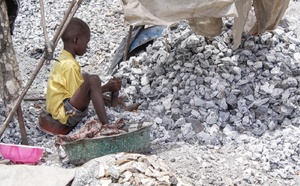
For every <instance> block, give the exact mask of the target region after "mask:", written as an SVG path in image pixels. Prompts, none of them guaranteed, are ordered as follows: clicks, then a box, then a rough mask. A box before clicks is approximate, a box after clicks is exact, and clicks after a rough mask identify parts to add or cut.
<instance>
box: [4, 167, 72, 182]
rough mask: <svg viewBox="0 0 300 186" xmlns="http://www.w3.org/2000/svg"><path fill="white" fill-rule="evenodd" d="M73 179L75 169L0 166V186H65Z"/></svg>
mask: <svg viewBox="0 0 300 186" xmlns="http://www.w3.org/2000/svg"><path fill="white" fill-rule="evenodd" d="M74 177H75V169H63V168H58V167H48V166H33V165H0V186H8V185H9V186H19V185H24V186H25V185H30V186H53V185H56V186H65V185H68V184H69V183H70V182H71V181H72V180H73V179H74Z"/></svg>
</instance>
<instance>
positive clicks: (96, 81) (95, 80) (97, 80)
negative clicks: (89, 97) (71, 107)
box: [88, 75, 101, 86]
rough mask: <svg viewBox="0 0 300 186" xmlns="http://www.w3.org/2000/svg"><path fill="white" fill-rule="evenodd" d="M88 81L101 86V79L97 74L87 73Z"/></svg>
mask: <svg viewBox="0 0 300 186" xmlns="http://www.w3.org/2000/svg"><path fill="white" fill-rule="evenodd" d="M88 81H89V84H91V85H92V86H101V79H100V78H99V76H97V75H89V76H88Z"/></svg>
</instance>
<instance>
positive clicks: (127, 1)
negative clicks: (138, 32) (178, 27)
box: [122, 0, 289, 49]
mask: <svg viewBox="0 0 300 186" xmlns="http://www.w3.org/2000/svg"><path fill="white" fill-rule="evenodd" d="M122 3H123V9H124V18H125V21H126V22H127V23H128V24H130V25H134V26H138V25H166V26H170V25H172V24H174V23H176V22H178V21H182V20H185V19H186V20H188V21H189V23H190V25H191V28H192V29H193V31H194V32H195V33H196V34H201V35H204V36H205V37H213V36H216V35H219V34H220V33H221V28H222V17H234V22H235V23H234V27H233V37H234V47H233V48H234V49H235V48H237V47H238V46H239V45H240V41H241V35H242V32H243V31H244V27H245V25H246V24H248V23H247V22H248V15H249V12H251V7H252V4H253V6H254V8H255V11H254V12H255V16H256V20H257V22H256V23H253V25H254V26H253V28H252V29H251V31H250V32H249V33H251V34H257V33H258V34H261V33H263V32H265V31H267V30H272V29H274V28H276V26H277V25H278V23H279V21H280V20H281V17H282V16H283V14H284V12H285V10H286V9H287V7H288V4H289V0H253V2H252V1H251V0H185V1H182V0H122ZM248 25H249V24H248Z"/></svg>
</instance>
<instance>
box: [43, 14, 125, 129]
mask: <svg viewBox="0 0 300 186" xmlns="http://www.w3.org/2000/svg"><path fill="white" fill-rule="evenodd" d="M89 40H90V29H89V26H88V25H87V24H86V23H85V22H84V21H82V20H81V19H78V18H72V19H71V21H70V23H69V24H68V26H67V28H66V30H65V31H64V33H63V35H62V41H63V44H64V49H63V51H62V52H61V54H60V55H59V57H58V60H59V62H55V64H54V65H53V68H52V70H51V72H50V76H49V79H48V86H47V96H46V109H47V111H48V112H49V113H50V114H51V116H52V118H53V119H55V120H58V121H59V122H60V123H62V124H65V125H67V126H70V127H74V126H76V125H77V124H78V123H79V122H80V120H81V119H82V118H84V117H85V116H87V114H88V112H87V109H88V106H89V103H90V101H92V103H93V106H94V108H95V111H96V114H97V116H98V118H99V120H100V122H101V123H102V124H108V123H109V121H108V119H107V115H106V111H105V100H104V95H102V94H103V93H105V92H117V91H119V90H120V89H121V80H120V79H117V78H114V79H111V80H109V81H108V83H106V84H105V85H103V86H102V85H101V80H100V78H99V77H98V76H97V75H90V74H81V69H80V65H79V63H78V62H77V61H76V56H82V55H83V54H85V53H86V50H87V47H88V42H89ZM106 98H107V97H106ZM106 100H107V99H106Z"/></svg>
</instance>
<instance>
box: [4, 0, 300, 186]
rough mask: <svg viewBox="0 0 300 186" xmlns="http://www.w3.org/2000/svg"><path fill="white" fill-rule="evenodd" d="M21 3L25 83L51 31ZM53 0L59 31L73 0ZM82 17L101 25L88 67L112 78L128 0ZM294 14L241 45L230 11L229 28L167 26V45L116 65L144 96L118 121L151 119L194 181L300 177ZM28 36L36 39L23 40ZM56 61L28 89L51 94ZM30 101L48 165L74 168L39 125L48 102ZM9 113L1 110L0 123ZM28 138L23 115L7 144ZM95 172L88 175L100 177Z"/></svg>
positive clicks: (155, 139)
mask: <svg viewBox="0 0 300 186" xmlns="http://www.w3.org/2000/svg"><path fill="white" fill-rule="evenodd" d="M66 2H67V1H66ZM90 3H91V2H90ZM290 3H291V5H290V10H291V11H294V12H293V13H294V14H291V15H293V16H295V17H296V16H298V17H300V15H299V13H297V11H295V10H297V7H300V6H299V2H294V1H291V2H290ZM21 4H22V6H21V11H20V18H19V19H18V20H17V22H16V23H17V25H16V30H15V32H16V33H15V38H14V41H15V43H16V50H17V55H18V60H20V65H21V70H22V72H23V74H22V75H23V77H24V82H26V81H27V79H28V77H29V76H30V75H31V73H32V71H33V69H34V66H35V65H34V64H32V61H33V60H35V59H34V57H36V56H35V55H36V53H35V52H32V51H35V49H36V48H42V46H36V43H43V34H42V32H41V31H40V25H39V21H37V20H38V19H39V16H38V14H39V12H38V10H37V9H38V6H37V5H36V4H34V3H32V2H21ZM50 4H51V6H49V9H48V12H50V10H51V11H52V12H51V16H50V17H49V22H50V23H51V24H50V23H48V25H50V26H49V29H50V30H51V31H53V30H54V29H55V28H56V25H55V24H54V23H55V22H56V19H57V18H60V17H61V13H62V11H64V10H65V9H66V7H63V6H61V7H60V6H59V5H57V3H54V1H53V2H52V3H50ZM55 6H57V8H55ZM64 6H66V5H64ZM293 8H294V9H293ZM54 10H55V11H54ZM86 10H89V11H86ZM46 12H47V11H46ZM33 15H35V16H33ZM31 16H33V17H32V18H29V17H31ZM77 16H78V17H80V18H82V19H84V20H86V21H87V22H88V23H89V25H90V27H91V30H92V39H91V42H90V46H91V48H90V50H89V52H88V53H87V54H86V55H85V56H83V57H81V58H79V60H80V62H81V63H82V66H83V67H82V68H83V71H88V72H90V73H97V74H99V75H100V76H101V78H102V79H103V80H104V81H105V80H107V78H109V76H108V77H105V76H104V75H105V73H106V72H107V69H108V67H109V66H110V63H109V61H110V60H111V59H112V57H113V54H114V51H115V50H116V49H117V47H118V43H120V42H121V39H122V37H124V36H125V35H126V32H125V30H126V25H124V23H123V17H122V16H123V15H122V10H121V6H120V2H119V1H111V2H106V1H103V2H93V6H91V5H90V4H89V3H84V4H83V6H82V7H81V8H80V9H79V10H78V14H77ZM93 16H94V17H98V18H99V19H98V20H97V19H92V17H93ZM24 17H28V18H26V19H24ZM295 17H291V16H288V17H284V20H282V21H281V23H280V24H279V26H278V28H277V29H276V30H274V31H272V32H267V33H264V34H263V35H262V36H249V35H243V38H242V44H241V47H240V48H239V49H237V50H234V51H233V50H232V49H231V48H232V44H233V42H232V30H231V28H232V21H231V19H224V26H223V29H222V34H221V35H220V36H217V37H214V38H212V39H210V40H208V39H206V38H204V37H203V36H198V35H195V34H193V32H191V29H190V27H189V25H188V24H187V23H186V22H185V21H183V22H181V23H179V24H178V25H176V26H174V27H172V28H171V30H169V31H168V32H169V33H168V37H167V41H168V42H167V43H168V44H166V42H165V38H164V37H161V38H158V39H157V40H156V41H155V42H154V43H153V44H152V45H149V46H148V47H147V48H146V50H145V51H141V52H140V53H139V54H138V55H136V56H135V57H131V58H130V59H129V60H128V61H125V62H122V63H120V68H119V69H115V71H116V73H117V75H118V76H121V77H122V79H123V81H122V84H123V88H122V94H124V95H127V96H128V101H136V102H137V101H143V104H142V105H141V106H140V107H139V110H138V112H137V113H132V112H125V111H124V110H122V109H120V108H108V109H107V113H108V117H109V119H110V121H112V122H113V121H116V120H117V119H118V118H124V119H125V120H127V121H128V122H130V123H135V122H136V123H139V122H144V121H147V122H152V123H153V125H152V131H151V136H152V139H151V150H152V151H151V153H152V154H156V155H157V156H158V157H160V158H162V159H164V160H165V163H166V164H167V165H168V166H170V168H171V169H172V170H173V171H174V173H176V174H177V175H179V177H180V178H182V179H183V180H184V181H186V182H187V183H188V184H191V185H208V184H212V185H222V184H223V185H224V184H225V185H226V184H227V185H234V184H238V185H239V184H241V185H251V184H252V185H253V184H255V185H264V184H265V185H272V184H279V185H297V184H299V171H300V164H299V153H300V151H299V150H298V149H299V147H300V142H299V141H298V140H297V139H298V137H299V135H300V130H299V128H298V127H299V124H300V117H299V115H300V112H299V104H300V92H299V82H300V78H299V77H300V39H299V38H300V34H299V33H300V31H299V26H297V24H298V25H299V22H297V19H295ZM21 18H22V19H21ZM291 19H292V20H294V21H289V20H291ZM21 20H22V22H21ZM298 21H299V20H298ZM27 23H28V24H27ZM27 34H28V35H27ZM25 37H27V38H32V39H34V42H33V41H32V42H31V41H28V42H27V43H25V44H23V39H24V38H25ZM28 40H29V39H28ZM59 47H61V44H60V45H59V46H58V48H59ZM58 51H59V50H58ZM33 54H35V55H33ZM28 67H30V68H28ZM50 68H51V65H50V66H46V67H44V68H43V69H42V70H41V73H40V75H39V76H38V77H37V79H36V80H35V82H34V84H33V85H32V87H31V89H30V90H29V92H28V96H29V97H30V96H32V95H35V96H44V95H45V92H44V90H45V87H46V81H47V74H48V73H49V69H50ZM42 103H43V102H42ZM0 105H1V104H0ZM23 105H24V106H23V109H24V117H25V123H26V127H27V133H28V136H29V138H30V139H29V142H30V144H33V145H39V146H44V147H45V149H46V150H45V155H44V156H43V159H42V160H43V161H42V162H41V164H43V165H51V166H61V167H67V168H70V167H74V166H73V165H71V164H70V163H69V161H68V158H67V156H66V154H64V153H61V154H60V155H59V156H57V149H56V148H55V147H54V145H53V142H54V138H53V137H52V136H50V135H45V134H44V133H42V132H41V131H39V130H38V129H37V128H36V125H35V123H36V122H37V117H38V113H39V111H40V109H39V108H35V107H34V103H33V102H30V101H25V102H24V103H23ZM2 110H3V109H2ZM2 110H1V112H2ZM89 111H90V115H89V117H88V118H86V119H85V120H84V121H83V122H86V121H87V120H89V119H90V118H93V117H95V112H94V111H93V109H92V108H90V109H89ZM4 119H5V118H4V117H3V116H2V115H1V116H0V121H1V122H2V121H4ZM20 140H21V139H20V133H19V130H18V122H17V120H16V119H14V120H13V121H12V123H11V124H10V127H9V128H8V129H7V130H6V132H5V133H4V137H2V138H1V142H5V143H20ZM62 152H63V151H62ZM141 157H142V156H141ZM114 166H116V165H114ZM93 171H94V169H93V170H91V171H90V172H89V171H87V172H85V174H86V175H85V176H87V177H90V178H92V177H93V176H94V172H93ZM126 174H130V173H126ZM132 174H133V173H132ZM98 176H99V175H98ZM123 176H124V178H125V177H126V175H123ZM124 178H123V179H124ZM76 179H77V178H75V180H76ZM78 179H80V180H81V181H83V180H84V179H85V178H84V179H81V178H78ZM115 179H116V178H112V180H115ZM77 181H78V180H77ZM108 182H109V181H108ZM77 183H78V184H79V185H80V183H81V182H80V181H78V182H77ZM93 183H95V182H93V181H91V182H90V183H89V184H90V185H93ZM168 183H173V182H171V181H170V182H168ZM95 184H96V183H95Z"/></svg>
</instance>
